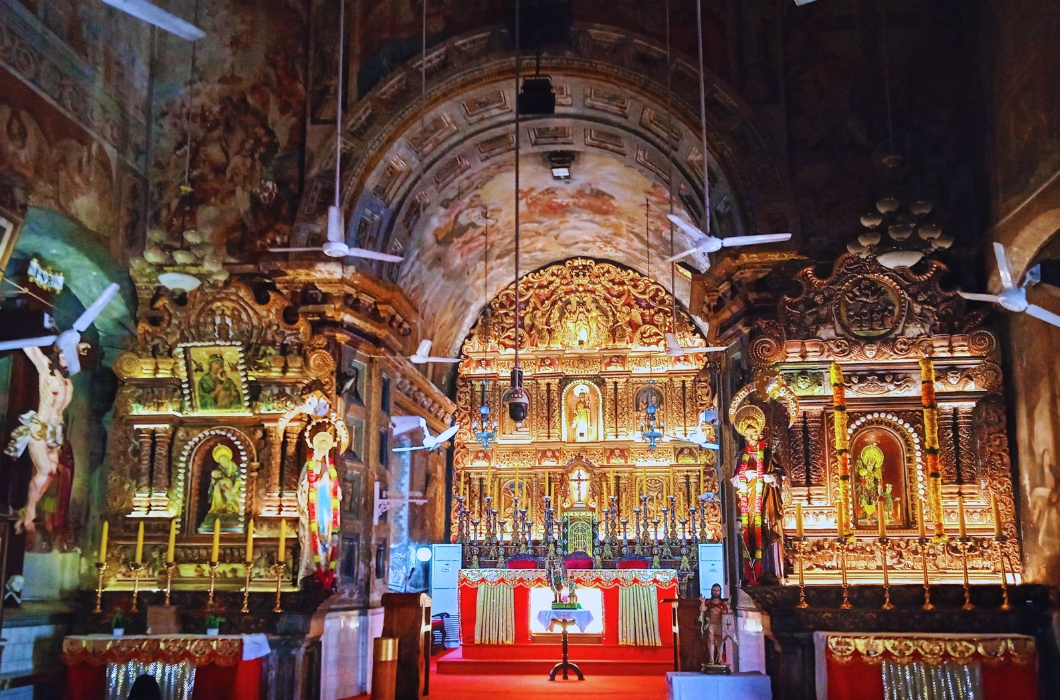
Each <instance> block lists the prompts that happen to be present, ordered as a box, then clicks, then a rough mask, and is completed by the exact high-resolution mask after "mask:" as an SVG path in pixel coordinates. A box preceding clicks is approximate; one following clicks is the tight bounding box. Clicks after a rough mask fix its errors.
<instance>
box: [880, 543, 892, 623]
mask: <svg viewBox="0 0 1060 700" xmlns="http://www.w3.org/2000/svg"><path fill="white" fill-rule="evenodd" d="M877 541H878V542H879V543H880V558H881V559H882V560H883V609H884V610H894V605H893V604H892V603H891V579H890V577H889V575H888V571H887V549H888V545H889V544H890V543H891V541H890V539H888V538H886V537H880V538H879V539H878V540H877Z"/></svg>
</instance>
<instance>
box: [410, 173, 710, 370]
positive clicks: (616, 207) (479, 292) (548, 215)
mask: <svg viewBox="0 0 1060 700" xmlns="http://www.w3.org/2000/svg"><path fill="white" fill-rule="evenodd" d="M513 166H514V161H513V160H508V161H507V162H496V163H492V164H490V165H488V166H487V167H485V168H483V169H481V170H478V171H475V172H473V173H471V174H469V175H468V176H467V177H466V178H465V179H463V180H461V181H459V182H457V183H455V184H453V185H450V187H449V188H447V190H446V191H445V192H444V193H443V196H442V198H441V199H440V200H439V206H438V207H437V208H436V209H435V210H434V211H433V212H432V213H431V215H430V216H429V217H424V219H423V220H422V221H421V223H420V224H419V226H417V229H416V231H415V232H414V233H413V236H412V237H413V239H414V243H412V244H410V245H408V246H407V247H406V248H407V250H408V251H409V254H408V257H407V258H406V259H405V262H404V263H403V265H402V269H401V274H400V277H399V283H400V284H401V286H402V287H403V288H404V289H405V290H406V291H407V293H409V294H410V296H411V298H412V299H413V301H414V302H415V303H417V304H418V305H419V308H420V310H421V313H422V314H423V316H424V319H425V320H426V321H427V323H428V324H431V323H432V322H434V321H435V320H436V319H438V318H455V319H459V322H458V323H457V324H446V325H445V326H444V328H443V329H442V332H441V334H440V335H439V336H437V337H436V338H435V339H434V340H435V344H436V347H439V348H443V349H444V348H448V347H451V344H452V343H455V342H458V341H459V340H460V339H462V338H463V334H464V333H465V332H466V331H467V330H468V328H470V325H471V323H472V321H473V317H474V315H475V314H476V313H477V311H478V309H479V308H480V306H481V304H482V301H483V287H482V276H483V272H484V264H483V260H482V254H483V248H484V246H485V244H486V236H485V231H486V218H487V216H488V218H489V229H490V240H489V255H490V260H491V261H493V260H495V259H511V256H512V255H513V253H514V250H515V240H514V236H513V235H512V232H513V231H514V229H515V206H514V201H513V193H514V190H515V173H514V167H513ZM519 186H520V215H519V222H520V236H521V255H522V262H521V265H522V273H523V274H526V273H527V272H530V271H532V270H535V269H537V268H539V267H542V266H544V265H547V264H549V263H551V262H554V261H556V260H561V259H564V258H567V257H574V256H586V257H592V258H603V259H619V258H621V259H622V260H625V261H629V262H630V264H632V265H633V266H634V267H636V268H637V269H639V270H641V271H643V272H648V253H647V249H646V245H647V244H646V241H645V230H644V227H645V221H644V214H645V211H644V205H645V201H646V200H647V202H648V205H649V207H650V210H651V214H650V222H651V223H650V226H651V234H650V235H651V244H652V247H653V249H654V253H653V254H652V261H651V272H652V274H653V275H655V276H658V277H660V278H662V277H665V278H666V280H667V281H668V280H669V265H665V264H663V263H662V262H661V257H662V256H661V255H660V254H659V253H660V252H661V251H668V250H669V245H670V243H669V237H670V225H669V222H668V221H667V220H666V218H665V216H666V213H667V212H668V211H669V194H668V193H667V190H666V189H665V188H664V187H662V186H660V185H658V184H656V183H653V182H652V181H650V180H648V178H647V177H645V176H644V175H642V174H641V173H640V172H638V171H637V170H634V169H633V168H630V167H629V166H627V165H625V164H624V163H622V162H621V161H619V160H617V159H613V158H609V157H607V156H601V155H596V154H593V153H584V152H583V153H579V154H578V159H577V161H576V162H575V166H574V169H573V176H572V178H571V179H570V180H567V181H558V180H554V179H552V175H551V173H550V172H549V170H548V168H546V167H541V166H540V165H539V164H538V165H534V166H530V165H526V164H525V163H524V165H523V168H522V171H521V173H520V178H519ZM675 207H676V210H677V211H678V212H679V213H681V212H683V211H684V210H683V208H682V207H681V206H680V205H679V204H676V203H675ZM688 243H689V239H688V238H687V236H686V235H685V234H684V233H682V232H680V231H678V233H677V235H676V236H675V245H676V247H677V249H678V250H683V249H685V248H688V247H691V245H687V244H688ZM489 272H490V274H489V282H488V285H487V286H488V289H489V292H488V294H489V298H493V296H494V295H495V294H496V293H497V292H499V291H500V290H501V289H502V288H503V287H505V286H507V285H508V284H509V283H510V282H511V280H512V275H513V274H514V272H515V270H514V269H510V268H508V269H501V268H500V267H499V266H498V265H497V264H495V263H493V262H491V264H490V268H489ZM460 288H464V289H465V290H466V293H465V294H463V295H461V294H453V293H452V290H453V289H460ZM469 304H474V306H469Z"/></svg>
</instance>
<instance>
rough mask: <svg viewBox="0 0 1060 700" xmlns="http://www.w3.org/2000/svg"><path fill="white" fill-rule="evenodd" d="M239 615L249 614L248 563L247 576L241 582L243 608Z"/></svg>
mask: <svg viewBox="0 0 1060 700" xmlns="http://www.w3.org/2000/svg"><path fill="white" fill-rule="evenodd" d="M239 612H241V613H248V612H250V563H249V562H247V576H246V578H245V579H244V580H243V607H242V608H240V609H239Z"/></svg>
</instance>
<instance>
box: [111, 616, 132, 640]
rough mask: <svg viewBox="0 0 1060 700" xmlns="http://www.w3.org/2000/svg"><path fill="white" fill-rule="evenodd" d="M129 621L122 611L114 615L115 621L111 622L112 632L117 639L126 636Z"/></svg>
mask: <svg viewBox="0 0 1060 700" xmlns="http://www.w3.org/2000/svg"><path fill="white" fill-rule="evenodd" d="M128 622H129V620H128V618H126V617H125V613H123V612H122V611H121V610H119V611H118V612H116V613H115V614H114V619H113V620H111V622H110V631H111V633H113V634H114V636H115V637H121V636H122V635H124V634H125V626H126V625H127V624H128Z"/></svg>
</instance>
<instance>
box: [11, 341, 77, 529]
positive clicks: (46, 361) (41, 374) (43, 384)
mask: <svg viewBox="0 0 1060 700" xmlns="http://www.w3.org/2000/svg"><path fill="white" fill-rule="evenodd" d="M24 352H25V353H26V355H27V356H28V357H29V359H30V361H31V362H33V366H34V367H36V368H37V377H38V383H37V387H38V388H37V394H38V399H37V400H38V405H37V410H36V411H27V412H26V413H23V414H22V415H21V416H19V422H20V423H21V425H20V426H19V427H17V428H15V429H14V430H13V431H12V432H11V442H10V443H9V444H8V446H7V448H6V449H5V450H4V452H5V453H6V454H8V455H10V456H12V457H21V456H22V453H23V452H25V451H26V448H27V447H28V448H29V458H30V461H32V462H33V478H32V479H30V482H29V496H28V498H27V500H26V507H25V508H23V509H22V510H20V511H19V513H18V516H19V517H18V520H17V521H15V532H19V533H20V532H22V530H23V529H25V530H26V532H33V531H34V529H35V526H34V524H33V521H34V520H35V519H36V517H37V502H38V501H40V499H41V498H42V497H43V496H44V493H45V492H46V491H47V490H48V486H49V485H51V481H52V478H53V477H54V476H55V475H56V473H57V472H58V471H59V449H60V448H61V447H62V446H63V412H64V411H65V410H66V407H67V406H69V405H70V400H71V399H72V398H73V394H74V385H73V383H72V382H71V381H70V375H69V373H68V372H67V369H66V362H65V361H64V360H63V358H62V354H61V353H60V352H58V350H57V349H56V348H55V346H54V345H53V346H50V347H48V348H44V349H42V348H38V347H31V348H24Z"/></svg>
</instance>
